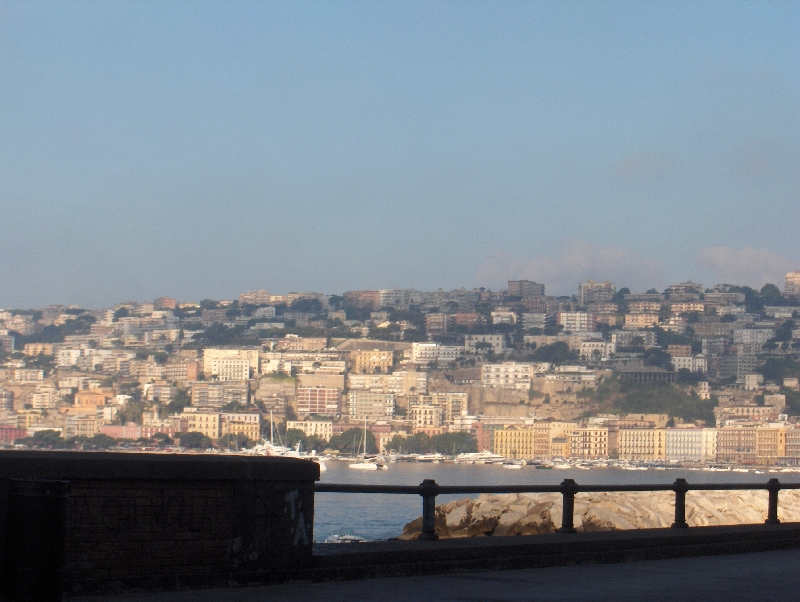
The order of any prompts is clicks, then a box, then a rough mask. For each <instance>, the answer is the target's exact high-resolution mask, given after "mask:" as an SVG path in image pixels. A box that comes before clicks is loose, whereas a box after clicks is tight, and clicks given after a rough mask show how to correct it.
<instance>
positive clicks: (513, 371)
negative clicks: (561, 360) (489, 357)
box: [481, 362, 550, 390]
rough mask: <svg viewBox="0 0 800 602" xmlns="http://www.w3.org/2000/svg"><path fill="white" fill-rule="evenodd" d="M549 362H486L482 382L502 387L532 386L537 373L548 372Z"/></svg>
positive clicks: (520, 387)
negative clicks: (532, 380)
mask: <svg viewBox="0 0 800 602" xmlns="http://www.w3.org/2000/svg"><path fill="white" fill-rule="evenodd" d="M549 369H550V364H548V363H531V362H503V363H502V364H484V365H483V366H482V367H481V384H482V385H483V386H484V387H493V388H501V389H522V390H528V389H530V388H531V379H533V376H534V375H535V374H540V373H543V372H547V371H548V370H549Z"/></svg>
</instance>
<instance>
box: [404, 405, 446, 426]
mask: <svg viewBox="0 0 800 602" xmlns="http://www.w3.org/2000/svg"><path fill="white" fill-rule="evenodd" d="M408 410H409V414H410V418H411V424H412V425H413V427H414V431H415V432H416V431H419V430H425V429H431V428H438V427H440V426H442V417H443V413H444V412H443V410H444V408H443V407H442V406H440V405H438V404H437V405H434V404H428V403H425V404H420V403H415V404H413V405H411V406H409V408H408Z"/></svg>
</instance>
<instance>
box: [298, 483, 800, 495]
mask: <svg viewBox="0 0 800 602" xmlns="http://www.w3.org/2000/svg"><path fill="white" fill-rule="evenodd" d="M769 488H770V485H769V484H768V483H697V484H692V483H687V484H686V489H687V491H715V490H716V491H747V490H751V489H763V490H768V489H769ZM780 489H800V483H781V484H780ZM314 490H315V491H316V492H318V493H380V494H396V495H397V494H399V495H422V494H423V493H424V492H425V493H427V492H431V493H434V492H435V494H436V495H448V494H458V493H478V494H480V493H497V494H504V493H561V492H562V491H563V490H564V488H563V486H562V485H434V486H430V487H421V486H419V485H368V484H352V483H317V484H316V485H315V487H314ZM572 490H573V491H574V492H575V493H604V492H607V493H615V492H626V491H674V490H675V485H674V484H673V483H657V484H636V485H577V484H576V485H574V486H573V487H572Z"/></svg>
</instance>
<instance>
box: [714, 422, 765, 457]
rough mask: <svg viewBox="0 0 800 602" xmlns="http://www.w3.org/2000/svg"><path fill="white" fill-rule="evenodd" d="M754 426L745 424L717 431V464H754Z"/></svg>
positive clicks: (753, 424)
mask: <svg viewBox="0 0 800 602" xmlns="http://www.w3.org/2000/svg"><path fill="white" fill-rule="evenodd" d="M755 427H756V424H755V423H746V424H739V425H735V426H734V425H731V426H725V427H723V428H718V429H717V462H725V463H729V464H755V463H756V428H755Z"/></svg>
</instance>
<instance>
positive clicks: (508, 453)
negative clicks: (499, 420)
mask: <svg viewBox="0 0 800 602" xmlns="http://www.w3.org/2000/svg"><path fill="white" fill-rule="evenodd" d="M577 428H578V425H577V424H575V423H574V422H545V421H540V422H535V423H533V424H531V425H525V426H513V427H507V428H503V429H502V430H498V431H495V433H494V453H496V454H498V455H501V456H503V457H505V458H512V459H524V460H530V459H534V458H541V459H549V458H558V457H566V456H568V455H569V448H568V445H566V444H567V441H568V438H569V437H570V436H571V435H572V433H573V431H575V430H576V429H577Z"/></svg>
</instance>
